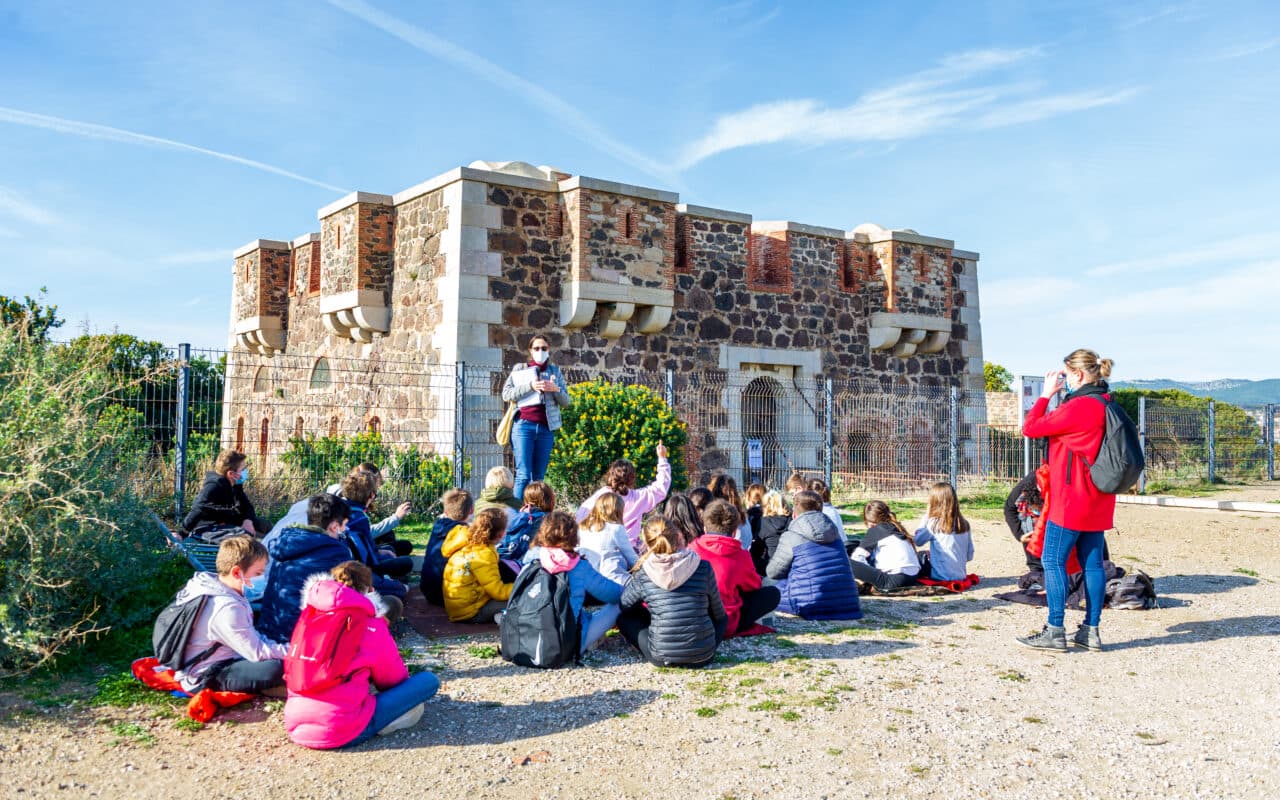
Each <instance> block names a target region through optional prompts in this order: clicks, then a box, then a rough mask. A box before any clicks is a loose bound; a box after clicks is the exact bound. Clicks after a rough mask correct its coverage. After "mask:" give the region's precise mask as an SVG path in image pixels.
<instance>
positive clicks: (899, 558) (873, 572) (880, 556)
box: [853, 500, 920, 592]
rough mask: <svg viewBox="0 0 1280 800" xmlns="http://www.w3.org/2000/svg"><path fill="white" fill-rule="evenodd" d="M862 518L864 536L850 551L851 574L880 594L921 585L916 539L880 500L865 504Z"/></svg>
mask: <svg viewBox="0 0 1280 800" xmlns="http://www.w3.org/2000/svg"><path fill="white" fill-rule="evenodd" d="M862 517H863V519H865V520H866V521H867V533H866V535H865V536H863V537H862V541H861V542H859V543H858V548H857V549H856V550H854V551H853V574H854V575H855V576H856V577H857V578H858V580H859V581H862V582H863V583H865V584H868V585H870V586H871V587H873V588H874V589H876V590H877V591H880V592H892V591H894V590H896V589H902V588H904V587H906V586H916V585H918V584H919V583H920V581H919V580H918V579H917V576H918V575H919V574H920V556H918V555H917V554H916V547H915V539H914V538H913V537H912V535H911V533H910V532H909V531H908V530H907V529H906V528H904V527H903V526H902V523H901V522H899V521H898V517H897V515H895V514H894V513H893V511H891V510H890V509H889V504H888V503H885V502H884V501H883V500H872V501H871V502H870V503H867V507H866V509H865V510H864V511H863V512H862Z"/></svg>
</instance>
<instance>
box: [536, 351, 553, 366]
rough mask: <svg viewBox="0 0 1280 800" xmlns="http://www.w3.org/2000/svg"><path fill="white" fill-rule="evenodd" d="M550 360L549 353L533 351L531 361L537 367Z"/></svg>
mask: <svg viewBox="0 0 1280 800" xmlns="http://www.w3.org/2000/svg"><path fill="white" fill-rule="evenodd" d="M550 358H551V353H550V352H548V351H546V350H534V351H533V360H534V362H535V363H537V365H538V366H542V365H543V364H545V363H547V360H548V359H550Z"/></svg>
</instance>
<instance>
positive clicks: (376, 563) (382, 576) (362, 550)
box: [342, 470, 413, 601]
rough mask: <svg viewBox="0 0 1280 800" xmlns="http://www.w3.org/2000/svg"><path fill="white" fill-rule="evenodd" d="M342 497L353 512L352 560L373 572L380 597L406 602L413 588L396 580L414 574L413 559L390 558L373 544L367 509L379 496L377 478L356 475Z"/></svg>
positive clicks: (361, 472)
mask: <svg viewBox="0 0 1280 800" xmlns="http://www.w3.org/2000/svg"><path fill="white" fill-rule="evenodd" d="M342 496H343V498H345V499H346V501H347V505H348V507H350V509H351V520H350V521H349V522H348V523H347V545H348V547H350V548H351V557H352V558H354V559H355V560H356V561H359V562H361V563H362V564H364V565H366V566H367V567H369V569H370V570H372V571H373V587H374V588H375V589H377V590H378V592H379V594H382V595H384V596H390V597H395V598H399V599H400V600H402V601H403V600H404V597H405V595H407V594H408V593H409V587H408V586H406V585H405V584H403V583H401V582H400V581H398V580H395V578H400V577H404V576H405V575H408V574H409V573H410V572H412V571H413V559H412V558H411V557H409V556H390V555H387V553H386V551H384V550H382V549H380V548H379V547H378V546H377V545H376V544H374V541H373V531H372V529H371V526H370V522H369V515H368V514H367V513H365V509H366V508H367V507H368V506H369V504H370V503H372V502H373V501H374V499H375V498H377V496H378V484H377V479H376V478H375V477H374V475H373V474H372V473H369V472H365V471H364V470H357V471H355V472H352V473H351V474H350V475H348V476H347V477H346V478H344V479H343V481H342Z"/></svg>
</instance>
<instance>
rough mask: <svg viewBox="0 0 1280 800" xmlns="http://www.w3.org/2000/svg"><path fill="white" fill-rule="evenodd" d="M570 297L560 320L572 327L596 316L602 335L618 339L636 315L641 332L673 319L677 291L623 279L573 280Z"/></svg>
mask: <svg viewBox="0 0 1280 800" xmlns="http://www.w3.org/2000/svg"><path fill="white" fill-rule="evenodd" d="M568 288H569V291H568V297H566V298H564V299H562V300H561V301H560V324H561V325H562V326H564V327H565V328H567V329H569V330H573V329H576V328H585V327H587V326H588V325H590V324H591V321H592V320H593V319H594V318H595V316H596V310H597V309H599V310H600V311H602V312H603V313H602V314H601V320H600V335H601V336H603V337H604V338H606V339H616V338H618V337H619V336H621V335H622V334H623V333H624V332H625V331H626V327H627V322H629V321H630V320H632V319H634V320H635V322H636V330H637V331H639V332H640V333H657V332H658V331H660V330H662V329H663V328H665V327H666V326H667V323H669V322H670V321H671V309H672V306H673V304H674V302H675V292H673V291H672V290H670V289H650V288H645V287H641V286H631V285H629V284H622V283H600V282H595V281H573V282H571V283H570V285H569V287H568Z"/></svg>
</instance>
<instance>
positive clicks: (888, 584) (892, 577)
mask: <svg viewBox="0 0 1280 800" xmlns="http://www.w3.org/2000/svg"><path fill="white" fill-rule="evenodd" d="M851 563H852V564H853V577H855V578H857V579H858V580H860V581H862V582H863V583H869V584H871V585H872V586H874V587H876V589H877V590H878V591H881V592H892V591H893V590H894V589H901V588H903V587H906V586H915V585H916V584H918V583H920V581H918V580H916V576H915V575H904V574H902V573H889V572H884V571H882V570H878V569H876V568H875V567H873V566H871V565H870V564H868V563H866V562H865V561H854V562H851Z"/></svg>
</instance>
